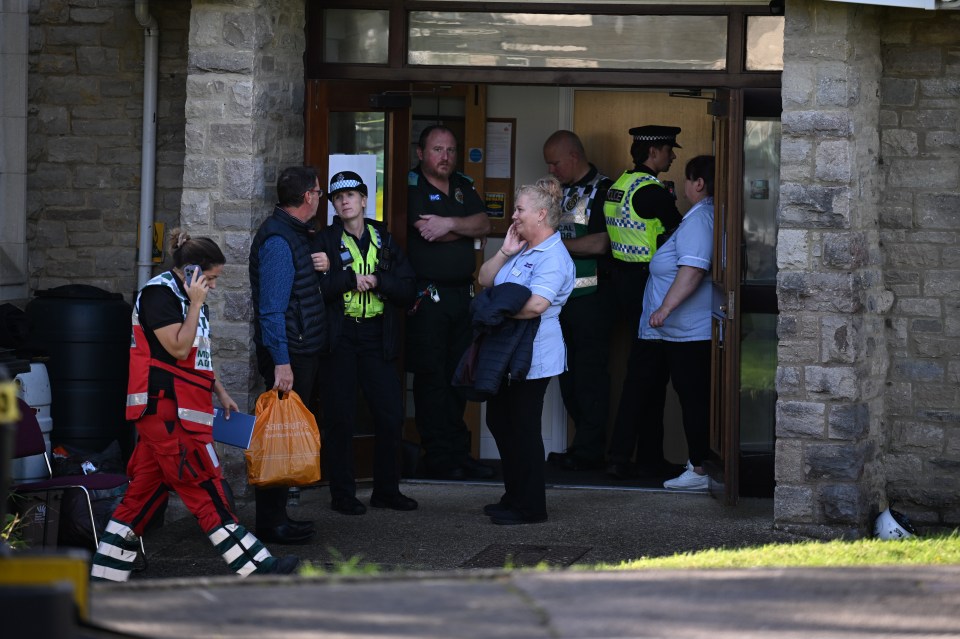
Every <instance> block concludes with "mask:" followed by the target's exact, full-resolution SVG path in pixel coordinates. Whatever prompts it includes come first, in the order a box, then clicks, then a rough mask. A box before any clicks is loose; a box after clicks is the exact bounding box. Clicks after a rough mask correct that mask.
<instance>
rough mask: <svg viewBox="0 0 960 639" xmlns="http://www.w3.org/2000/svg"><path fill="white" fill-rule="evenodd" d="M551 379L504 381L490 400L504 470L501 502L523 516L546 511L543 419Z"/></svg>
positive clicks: (492, 431)
mask: <svg viewBox="0 0 960 639" xmlns="http://www.w3.org/2000/svg"><path fill="white" fill-rule="evenodd" d="M549 383H550V378H549V377H543V378H541V379H529V380H513V381H511V382H509V383H508V381H507V380H506V379H504V380H503V381H502V382H501V384H500V389H499V390H498V391H497V394H496V395H494V396H493V397H491V398H490V399H488V400H487V427H488V428H489V429H490V434H491V435H493V439H494V440H495V441H496V443H497V450H498V451H500V461H501V466H502V469H503V487H504V492H505V494H504V496H503V498H501V500H500V502H501V503H502V504H505V505H506V506H508V507H509V508H511V509H512V510H515V511H517V512H519V513H520V514H522V515H527V516H530V517H537V516H540V515H544V514H546V512H547V489H546V480H545V478H544V469H543V457H544V451H543V436H542V435H541V433H540V420H541V416H542V415H543V396H544V394H545V393H546V392H547V385H549Z"/></svg>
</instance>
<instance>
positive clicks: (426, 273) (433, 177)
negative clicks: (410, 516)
mask: <svg viewBox="0 0 960 639" xmlns="http://www.w3.org/2000/svg"><path fill="white" fill-rule="evenodd" d="M417 157H418V158H419V159H420V164H419V165H418V166H417V167H416V168H414V169H413V170H412V171H410V175H409V177H408V180H407V225H408V227H407V254H408V256H409V259H410V263H411V264H412V265H413V270H414V271H415V272H416V274H417V290H418V291H419V293H418V298H417V301H416V302H415V305H414V307H413V309H411V310H412V314H411V315H410V316H408V318H407V348H406V353H405V357H406V362H407V368H408V369H409V370H410V371H412V372H413V401H414V409H415V412H416V422H417V430H418V431H419V433H420V443H421V446H422V447H423V450H424V460H423V461H424V469H425V471H426V474H427V476H428V477H432V478H435V479H455V480H457V479H490V478H491V477H493V475H494V470H493V468H491V467H490V466H487V465H485V464H482V463H481V462H479V461H477V460H476V459H474V458H473V457H471V456H470V431H469V430H467V425H466V423H465V422H464V420H463V412H464V410H465V408H466V400H464V399H463V397H462V396H461V395H460V394H459V393H458V392H457V391H456V390H455V389H454V387H453V386H452V384H451V380H452V378H453V373H454V371H455V370H456V367H457V364H458V363H459V362H460V357H461V356H462V355H463V352H464V351H465V350H466V349H467V347H468V346H469V344H470V339H471V328H470V301H471V299H472V298H473V292H474V291H473V274H474V270H475V267H476V258H475V254H474V239H475V238H482V237H485V236H486V235H487V234H488V233H489V232H490V220H489V218H488V217H487V213H486V207H485V206H484V203H483V200H482V199H481V198H480V195H479V194H477V191H476V190H475V189H474V188H473V180H471V179H470V178H469V177H467V176H466V175H464V174H462V173H458V172H457V170H456V168H457V140H456V137H455V136H454V134H453V132H452V131H450V130H449V129H448V128H446V127H444V126H441V125H434V126H429V127H427V128H426V129H424V130H423V133H422V134H421V135H420V140H419V143H418V146H417Z"/></svg>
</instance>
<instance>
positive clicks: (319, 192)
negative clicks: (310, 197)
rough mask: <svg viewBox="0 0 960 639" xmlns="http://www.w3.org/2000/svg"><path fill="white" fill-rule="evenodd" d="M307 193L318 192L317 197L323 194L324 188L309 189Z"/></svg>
mask: <svg viewBox="0 0 960 639" xmlns="http://www.w3.org/2000/svg"><path fill="white" fill-rule="evenodd" d="M306 192H307V193H316V194H317V197H322V196H323V189H307V191H306Z"/></svg>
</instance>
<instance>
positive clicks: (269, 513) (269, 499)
mask: <svg viewBox="0 0 960 639" xmlns="http://www.w3.org/2000/svg"><path fill="white" fill-rule="evenodd" d="M318 361H319V360H318V356H317V355H294V354H293V353H291V354H290V368H291V369H292V370H293V392H295V393H296V394H297V395H299V396H300V399H301V400H303V403H304V405H306V406H307V408H309V409H311V411H312V410H313V408H312V407H311V406H310V403H311V398H312V397H313V387H314V384H315V383H316V381H317V366H318ZM259 365H260V375H261V376H262V377H263V382H264V384H265V385H266V387H267V388H268V389H269V388H273V382H274V378H273V362H272V361H271V360H270V357H269V356H266V357H263V358H262V359H261V360H260V363H259ZM287 492H288V491H287V487H286V486H278V487H274V488H257V489H256V491H255V495H256V504H257V523H256V526H257V528H260V529H263V528H273V527H275V526H281V525H283V524H285V523H287Z"/></svg>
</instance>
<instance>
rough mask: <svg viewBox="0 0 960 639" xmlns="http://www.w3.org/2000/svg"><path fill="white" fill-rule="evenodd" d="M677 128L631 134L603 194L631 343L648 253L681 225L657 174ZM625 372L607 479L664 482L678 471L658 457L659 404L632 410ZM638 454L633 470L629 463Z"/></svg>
mask: <svg viewBox="0 0 960 639" xmlns="http://www.w3.org/2000/svg"><path fill="white" fill-rule="evenodd" d="M679 133H680V128H679V127H674V126H658V125H649V126H641V127H635V128H633V129H630V136H631V137H632V138H633V143H632V144H631V146H630V156H631V157H632V158H633V163H634V168H633V169H631V170H629V171H625V172H624V173H623V175H621V176H620V178H619V179H617V181H616V182H614V184H613V185H612V186H611V187H610V189H609V190H608V191H607V201H606V204H605V205H604V216H605V218H606V223H607V233H608V234H609V235H610V252H611V254H612V256H613V261H612V269H611V270H612V276H613V284H614V297H615V299H616V305H617V307H618V311H619V312H618V315H623V316H624V317H625V318H626V320H627V322H628V323H627V327H628V331H629V333H630V336H631V340H632V342H631V343H634V342H636V341H637V340H638V339H639V338H638V331H639V325H640V315H641V313H642V312H643V289H644V287H645V286H646V284H647V276H648V275H649V273H650V260H651V259H652V258H653V254H654V253H655V252H656V250H657V247H659V246H660V245H661V244H662V243H663V242H664V241H666V239H667V237H668V236H669V234H670V233H672V232H673V231H674V229H676V228H677V226H679V224H680V220H681V219H682V218H681V216H680V213H679V211H677V203H676V196H675V195H674V194H673V193H672V192H671V191H670V189H669V188H667V185H665V184H664V183H663V182H661V181H660V180H658V179H657V175H658V174H660V173H665V172H666V171H668V170H669V169H670V165H671V164H672V163H673V161H674V160H675V159H677V156H676V154H675V153H674V152H673V149H674V148H677V149H679V148H681V147H680V145H679V144H677V135H679ZM633 373H634V371H631V370H630V369H629V367H628V369H627V372H626V376H625V378H624V380H623V391H622V392H621V394H620V405H619V407H618V409H617V417H616V421H615V422H614V427H613V433H612V435H611V439H610V446H609V449H608V462H609V464H608V466H607V472H608V474H610V475H612V476H614V477H616V478H618V479H628V478H631V477H633V476H636V475H639V476H640V477H641V478H655V479H661V478H664V479H665V478H667V477H673V476H675V475H676V474H678V470H679V467H678V466H675V465H673V464H670V463H669V462H667V461H666V460H665V459H664V457H663V403H664V399H665V396H664V397H663V398H660V399H659V400H658V401H654V402H653V404H654V405H648V406H638V405H637V402H636V401H635V398H636V397H637V392H636V388H635V383H634V378H635V375H634V374H633ZM634 448H636V451H637V457H636V467H632V466H631V464H630V460H631V458H632V457H633V452H634Z"/></svg>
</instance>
